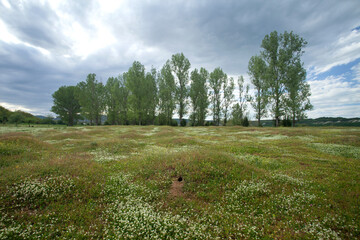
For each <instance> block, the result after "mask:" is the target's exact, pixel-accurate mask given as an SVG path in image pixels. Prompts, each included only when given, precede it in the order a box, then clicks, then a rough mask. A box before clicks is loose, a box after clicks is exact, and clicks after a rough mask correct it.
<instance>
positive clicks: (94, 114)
mask: <svg viewBox="0 0 360 240" xmlns="http://www.w3.org/2000/svg"><path fill="white" fill-rule="evenodd" d="M77 88H78V89H79V90H78V100H79V103H80V106H81V114H82V115H83V116H84V117H85V118H87V119H88V120H90V124H91V125H92V124H95V125H100V124H101V113H102V112H103V111H104V109H105V89H104V85H103V84H102V83H101V82H99V81H98V80H97V79H96V74H95V73H91V74H89V75H88V76H87V78H86V81H85V82H84V81H83V82H80V83H78V84H77Z"/></svg>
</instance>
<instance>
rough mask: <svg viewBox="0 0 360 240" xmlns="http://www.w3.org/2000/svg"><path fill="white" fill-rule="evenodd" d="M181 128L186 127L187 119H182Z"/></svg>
mask: <svg viewBox="0 0 360 240" xmlns="http://www.w3.org/2000/svg"><path fill="white" fill-rule="evenodd" d="M180 126H182V127H185V126H186V120H185V119H181V121H180Z"/></svg>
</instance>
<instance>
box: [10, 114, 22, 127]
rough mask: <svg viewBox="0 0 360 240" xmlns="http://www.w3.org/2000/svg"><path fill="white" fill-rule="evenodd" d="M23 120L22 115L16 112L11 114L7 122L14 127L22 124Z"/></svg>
mask: <svg viewBox="0 0 360 240" xmlns="http://www.w3.org/2000/svg"><path fill="white" fill-rule="evenodd" d="M24 120H25V118H24V115H23V114H22V113H21V112H20V111H16V112H14V113H12V114H11V115H10V117H9V122H10V123H15V124H16V126H17V125H18V124H19V123H22V122H23V121H24Z"/></svg>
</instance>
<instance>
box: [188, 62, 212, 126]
mask: <svg viewBox="0 0 360 240" xmlns="http://www.w3.org/2000/svg"><path fill="white" fill-rule="evenodd" d="M190 78H191V85H190V92H189V96H190V100H191V105H192V113H191V116H190V119H191V123H192V124H193V125H194V126H203V125H204V124H205V118H206V113H207V107H208V106H209V100H208V87H207V85H206V82H207V79H208V78H209V72H208V71H207V70H206V69H205V68H200V71H199V70H198V69H194V70H193V71H192V72H191V77H190Z"/></svg>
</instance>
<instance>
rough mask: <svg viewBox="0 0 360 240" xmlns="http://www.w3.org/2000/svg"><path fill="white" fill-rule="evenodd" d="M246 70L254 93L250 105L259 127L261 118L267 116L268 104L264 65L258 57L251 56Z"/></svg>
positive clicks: (267, 87)
mask: <svg viewBox="0 0 360 240" xmlns="http://www.w3.org/2000/svg"><path fill="white" fill-rule="evenodd" d="M248 69H249V72H248V73H249V75H250V80H251V83H252V84H253V85H254V87H255V91H256V92H255V96H254V101H253V102H252V103H251V105H252V107H253V108H254V109H255V112H256V118H257V120H258V126H259V127H260V126H261V124H260V120H261V118H262V117H266V116H267V105H268V103H269V85H268V84H269V81H267V79H266V64H265V62H264V60H263V59H262V58H261V57H260V56H253V57H251V59H250V61H249V65H248Z"/></svg>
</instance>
